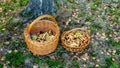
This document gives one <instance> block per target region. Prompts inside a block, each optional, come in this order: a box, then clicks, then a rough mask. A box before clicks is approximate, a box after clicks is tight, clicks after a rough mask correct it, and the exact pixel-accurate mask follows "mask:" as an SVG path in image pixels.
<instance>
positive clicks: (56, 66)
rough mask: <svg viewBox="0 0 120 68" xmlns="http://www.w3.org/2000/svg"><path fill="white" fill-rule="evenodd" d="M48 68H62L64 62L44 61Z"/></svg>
mask: <svg viewBox="0 0 120 68" xmlns="http://www.w3.org/2000/svg"><path fill="white" fill-rule="evenodd" d="M46 62H47V64H48V66H49V67H50V68H63V66H64V65H65V62H64V61H61V62H60V61H59V60H51V59H50V60H47V61H46Z"/></svg>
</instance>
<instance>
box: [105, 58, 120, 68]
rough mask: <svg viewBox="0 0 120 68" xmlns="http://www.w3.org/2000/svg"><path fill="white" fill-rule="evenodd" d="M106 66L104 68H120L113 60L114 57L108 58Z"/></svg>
mask: <svg viewBox="0 0 120 68" xmlns="http://www.w3.org/2000/svg"><path fill="white" fill-rule="evenodd" d="M105 61H106V65H105V66H104V68H119V67H120V66H119V65H118V64H116V63H115V62H114V61H113V60H112V57H109V58H106V59H105Z"/></svg>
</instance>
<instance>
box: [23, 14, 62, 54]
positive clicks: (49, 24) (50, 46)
mask: <svg viewBox="0 0 120 68" xmlns="http://www.w3.org/2000/svg"><path fill="white" fill-rule="evenodd" d="M44 18H50V19H51V20H52V21H50V20H43V19H44ZM41 19H42V20H41ZM49 30H52V32H53V34H54V36H55V37H54V38H52V39H50V40H48V41H45V42H44V43H41V42H37V41H35V40H32V39H31V37H30V33H32V34H36V33H38V32H40V31H42V32H46V31H49ZM59 35H60V30H59V27H58V25H57V22H56V20H55V18H54V17H53V16H50V15H42V16H40V17H38V18H37V19H35V20H34V21H33V22H32V23H31V24H30V25H28V26H27V27H26V28H25V30H24V37H25V42H26V44H27V47H28V49H29V50H30V51H31V52H32V53H33V55H47V54H49V53H51V52H53V51H54V50H55V49H56V47H57V44H58V41H59Z"/></svg>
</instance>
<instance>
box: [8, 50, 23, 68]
mask: <svg viewBox="0 0 120 68" xmlns="http://www.w3.org/2000/svg"><path fill="white" fill-rule="evenodd" d="M24 58H25V56H24V55H23V53H22V52H20V51H18V52H11V53H9V54H7V55H6V61H9V62H10V63H9V65H10V66H12V65H13V66H20V65H23V64H24Z"/></svg>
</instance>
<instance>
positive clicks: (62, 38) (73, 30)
mask: <svg viewBox="0 0 120 68" xmlns="http://www.w3.org/2000/svg"><path fill="white" fill-rule="evenodd" d="M81 29H82V30H87V31H88V32H89V34H88V43H87V44H85V46H87V45H88V44H89V42H90V30H88V29H86V28H74V29H71V30H68V31H65V32H64V33H63V34H62V36H61V40H62V43H63V44H64V45H63V46H66V47H68V48H73V49H79V48H81V47H82V46H79V47H71V46H68V44H66V43H65V42H64V41H63V40H64V38H65V35H66V34H69V33H70V32H75V31H77V30H81Z"/></svg>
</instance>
